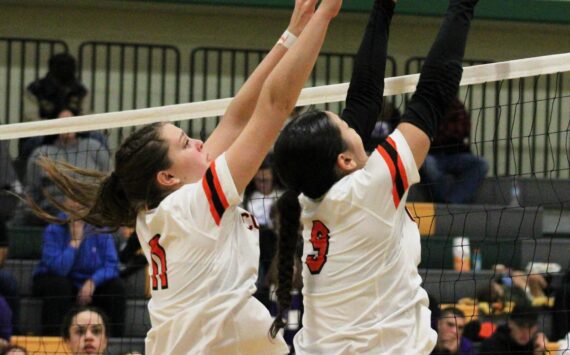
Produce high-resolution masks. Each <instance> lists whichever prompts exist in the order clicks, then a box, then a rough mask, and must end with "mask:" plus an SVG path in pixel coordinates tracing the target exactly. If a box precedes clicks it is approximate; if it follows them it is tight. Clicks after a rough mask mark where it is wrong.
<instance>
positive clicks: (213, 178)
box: [202, 161, 229, 225]
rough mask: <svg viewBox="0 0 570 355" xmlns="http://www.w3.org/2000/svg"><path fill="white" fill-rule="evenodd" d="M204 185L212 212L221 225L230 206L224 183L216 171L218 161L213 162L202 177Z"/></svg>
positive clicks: (217, 222)
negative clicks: (223, 188) (222, 183)
mask: <svg viewBox="0 0 570 355" xmlns="http://www.w3.org/2000/svg"><path fill="white" fill-rule="evenodd" d="M202 186H203V187H204V192H205V193H206V197H207V198H208V204H209V205H210V213H211V214H212V217H213V218H214V221H215V222H216V224H217V225H220V221H221V220H222V216H223V215H224V212H225V211H226V209H227V208H228V206H229V203H228V200H227V199H226V195H225V194H224V190H222V185H221V184H220V180H219V178H218V174H217V172H216V162H215V161H214V162H212V164H211V165H210V167H209V168H208V170H207V171H206V174H205V175H204V177H203V178H202Z"/></svg>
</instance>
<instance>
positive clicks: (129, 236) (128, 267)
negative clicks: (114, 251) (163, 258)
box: [119, 227, 147, 279]
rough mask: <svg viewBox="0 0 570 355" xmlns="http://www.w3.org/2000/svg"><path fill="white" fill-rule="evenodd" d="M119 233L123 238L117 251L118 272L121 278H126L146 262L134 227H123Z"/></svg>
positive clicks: (145, 264)
mask: <svg viewBox="0 0 570 355" xmlns="http://www.w3.org/2000/svg"><path fill="white" fill-rule="evenodd" d="M119 235H120V236H121V237H122V239H123V240H124V242H122V243H121V248H120V251H119V261H120V262H121V273H120V274H121V277H122V278H123V279H126V278H127V277H129V276H131V275H133V274H134V273H136V272H137V271H139V270H140V269H142V268H144V267H145V266H147V262H146V257H145V256H144V252H143V250H142V248H141V243H140V242H139V238H138V236H137V233H136V232H135V230H134V228H128V227H123V228H121V229H120V230H119Z"/></svg>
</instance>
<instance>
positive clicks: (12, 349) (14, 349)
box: [0, 345, 28, 355]
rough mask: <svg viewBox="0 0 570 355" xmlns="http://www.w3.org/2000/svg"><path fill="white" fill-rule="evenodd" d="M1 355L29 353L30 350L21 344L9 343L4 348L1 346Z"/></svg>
mask: <svg viewBox="0 0 570 355" xmlns="http://www.w3.org/2000/svg"><path fill="white" fill-rule="evenodd" d="M0 355H28V351H27V350H26V349H25V348H24V347H22V346H20V345H7V346H6V347H5V348H4V349H2V347H0Z"/></svg>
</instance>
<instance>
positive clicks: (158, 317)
mask: <svg viewBox="0 0 570 355" xmlns="http://www.w3.org/2000/svg"><path fill="white" fill-rule="evenodd" d="M240 202H241V197H240V196H239V194H238V192H237V189H236V187H235V184H234V182H233V179H232V177H231V174H230V172H229V169H228V166H227V163H226V160H225V156H224V155H222V156H220V157H218V159H216V161H215V162H213V163H212V164H211V166H210V168H209V169H208V170H207V172H206V174H205V175H204V177H203V178H202V180H200V181H199V182H198V183H195V184H189V185H185V186H184V187H182V188H180V189H179V190H177V191H175V192H173V193H172V194H170V195H169V196H168V197H166V198H165V199H164V200H163V201H162V202H161V203H160V205H159V206H158V207H157V208H155V209H153V210H151V211H147V212H141V213H139V215H138V218H137V225H136V230H137V234H138V237H139V240H140V242H141V246H142V249H143V251H144V254H145V256H146V258H147V261H148V262H149V277H150V285H151V288H152V297H151V300H150V302H149V305H148V308H149V312H150V318H151V325H152V329H151V330H150V331H149V332H148V334H147V338H146V340H145V342H146V345H145V348H146V354H149V355H152V354H218V353H230V354H235V353H260V354H283V353H287V351H288V349H287V345H286V344H285V342H284V340H283V339H282V338H277V339H275V340H272V339H270V338H269V337H268V335H267V334H268V331H269V327H270V326H271V323H272V318H271V316H270V314H269V312H268V311H267V310H266V309H265V308H264V306H263V305H262V304H261V303H260V302H258V301H257V300H256V299H255V298H253V297H252V294H253V293H254V292H255V281H256V279H257V268H258V262H259V232H258V227H257V223H256V221H255V219H254V218H253V217H252V216H251V214H249V213H248V212H247V211H245V210H243V209H241V208H239V207H237V205H238V204H239V203H240Z"/></svg>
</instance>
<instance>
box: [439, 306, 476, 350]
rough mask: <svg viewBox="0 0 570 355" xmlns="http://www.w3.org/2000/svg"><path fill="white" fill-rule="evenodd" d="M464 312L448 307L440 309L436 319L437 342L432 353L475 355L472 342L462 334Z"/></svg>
mask: <svg viewBox="0 0 570 355" xmlns="http://www.w3.org/2000/svg"><path fill="white" fill-rule="evenodd" d="M465 323H466V321H465V314H464V313H463V312H462V311H461V310H459V309H457V308H455V307H449V308H446V309H444V310H443V311H441V314H440V316H439V319H438V321H437V344H436V346H435V349H434V350H433V351H432V354H458V355H475V349H474V348H473V343H471V341H469V339H467V338H465V337H464V336H463V331H464V329H465Z"/></svg>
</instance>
